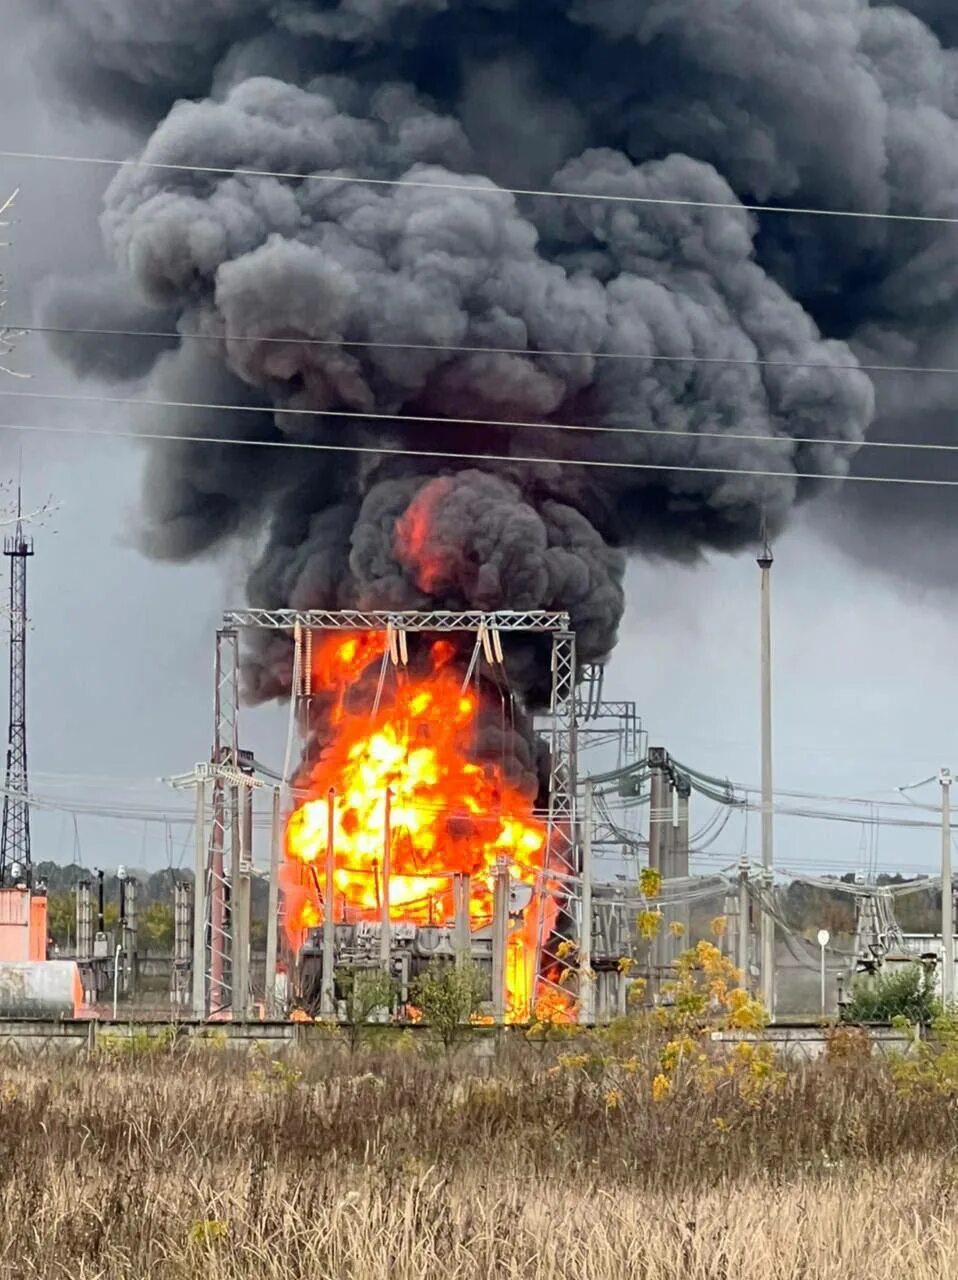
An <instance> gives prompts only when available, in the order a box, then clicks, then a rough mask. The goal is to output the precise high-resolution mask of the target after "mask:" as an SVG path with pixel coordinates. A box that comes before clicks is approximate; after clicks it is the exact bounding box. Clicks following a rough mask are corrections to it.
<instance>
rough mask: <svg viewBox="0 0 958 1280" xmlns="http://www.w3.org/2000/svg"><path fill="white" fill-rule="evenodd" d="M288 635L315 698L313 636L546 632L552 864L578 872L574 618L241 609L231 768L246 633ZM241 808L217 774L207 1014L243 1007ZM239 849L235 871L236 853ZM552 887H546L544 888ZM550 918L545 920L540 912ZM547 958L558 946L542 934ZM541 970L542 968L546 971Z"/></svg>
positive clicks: (227, 698)
mask: <svg viewBox="0 0 958 1280" xmlns="http://www.w3.org/2000/svg"><path fill="white" fill-rule="evenodd" d="M246 628H250V629H258V630H271V631H287V632H290V633H291V634H292V635H293V637H295V642H296V644H297V654H296V657H295V661H294V666H298V669H299V670H300V672H302V668H303V657H304V655H303V654H302V653H300V652H298V650H299V647H300V646H301V645H305V647H306V648H307V655H305V656H306V666H307V676H306V682H305V687H304V688H303V689H296V688H294V689H293V690H292V691H291V696H293V697H296V696H297V694H300V695H305V696H307V697H308V696H309V689H308V683H309V677H308V668H309V666H310V665H311V664H310V662H309V656H308V650H309V647H310V646H311V643H312V641H311V633H312V632H313V631H385V632H387V633H388V634H389V635H390V636H391V637H392V636H396V637H398V651H399V652H400V653H404V652H405V641H404V639H403V636H404V634H405V633H418V632H447V633H448V632H473V633H475V634H477V635H481V636H487V635H495V633H496V632H502V633H516V632H526V633H538V634H543V635H550V634H551V636H552V655H551V665H552V696H551V699H550V703H549V710H548V713H547V714H546V715H544V716H543V717H541V719H542V720H543V721H545V722H546V731H547V734H548V737H549V742H550V747H551V763H550V774H549V804H548V817H547V830H548V854H549V865H550V866H552V867H555V868H556V869H557V870H558V871H559V873H560V877H561V876H567V875H568V874H569V873H570V872H572V871H574V870H575V864H576V857H575V847H576V826H575V823H576V799H575V789H576V692H575V691H576V656H575V635H574V633H573V632H572V631H571V630H570V626H569V615H568V614H567V613H556V612H544V611H512V610H500V611H497V612H494V613H483V612H481V611H479V610H472V611H467V612H463V613H455V612H451V611H448V610H427V611H421V612H420V611H408V610H400V611H383V610H372V611H369V610H356V609H346V610H337V611H331V610H325V609H305V610H300V609H233V610H229V611H228V612H226V613H225V614H224V615H223V625H222V628H221V629H220V630H219V631H218V632H217V637H216V663H215V708H214V741H213V761H214V763H215V764H219V765H221V766H227V767H229V766H232V767H233V768H237V767H238V766H239V762H240V756H241V753H240V751H239V746H238V743H239V737H238V723H237V713H238V701H239V697H238V691H239V631H240V630H241V629H246ZM239 825H240V824H239V807H238V804H237V800H236V787H235V786H231V785H230V784H229V782H228V781H227V779H226V778H225V777H224V776H222V775H217V776H216V777H215V781H214V790H213V826H212V831H211V835H210V842H209V852H208V859H207V885H208V895H207V897H208V902H209V907H208V928H207V942H208V953H209V961H210V964H209V970H208V982H207V991H208V1003H207V1009H208V1012H209V1013H210V1014H214V1013H215V1012H216V1010H217V1009H224V1008H227V1007H229V1006H230V1005H231V1004H233V1007H234V1010H235V1007H236V1005H235V1000H234V998H233V993H232V991H231V981H232V973H231V964H230V959H231V951H232V930H231V922H230V919H229V914H228V912H227V911H225V910H223V909H222V908H221V907H220V906H219V905H218V902H223V903H224V905H225V901H226V897H227V885H228V884H229V882H230V875H231V872H233V873H234V874H235V869H236V868H237V867H238V865H239V860H240V858H241V856H242V854H241V849H242V847H243V841H242V836H241V834H240V831H239ZM227 849H229V866H227V861H226V850H227ZM544 888H545V886H544ZM540 917H541V918H542V919H544V913H540ZM539 941H540V956H542V955H544V949H545V946H546V943H547V941H548V939H547V938H546V937H545V936H544V935H543V934H542V931H541V930H540V940H539ZM540 969H541V964H540Z"/></svg>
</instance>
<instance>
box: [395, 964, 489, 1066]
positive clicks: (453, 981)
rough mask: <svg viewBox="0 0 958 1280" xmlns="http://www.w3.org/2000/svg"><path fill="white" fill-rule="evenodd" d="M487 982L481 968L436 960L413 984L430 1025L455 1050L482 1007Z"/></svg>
mask: <svg viewBox="0 0 958 1280" xmlns="http://www.w3.org/2000/svg"><path fill="white" fill-rule="evenodd" d="M484 985H485V984H484V982H483V978H482V973H481V971H480V970H479V968H478V966H477V965H475V964H472V963H469V964H464V965H450V964H443V963H442V962H441V961H437V960H433V961H432V962H431V963H430V965H429V968H428V969H427V970H426V971H425V973H421V974H420V975H419V977H418V978H416V980H415V981H414V982H413V984H412V989H411V991H410V995H411V996H412V999H413V1001H414V1002H415V1004H416V1007H417V1008H418V1009H420V1010H421V1011H422V1014H423V1017H424V1018H425V1019H426V1022H427V1023H428V1024H429V1026H430V1027H431V1028H432V1029H433V1031H434V1032H435V1033H436V1035H437V1036H438V1037H439V1039H440V1040H441V1041H442V1043H443V1047H444V1048H445V1049H447V1050H448V1049H451V1048H452V1046H453V1044H455V1042H456V1040H457V1039H458V1038H459V1036H460V1035H461V1033H462V1030H463V1026H464V1025H467V1024H468V1023H469V1020H470V1019H471V1018H472V1017H473V1015H474V1014H477V1013H478V1012H479V1007H480V1005H481V1004H482V996H483V988H484Z"/></svg>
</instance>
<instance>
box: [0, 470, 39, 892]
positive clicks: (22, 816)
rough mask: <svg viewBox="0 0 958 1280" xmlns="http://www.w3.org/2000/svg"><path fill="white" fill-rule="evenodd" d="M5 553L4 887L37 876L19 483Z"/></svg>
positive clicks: (0, 863) (0, 870) (25, 549)
mask: <svg viewBox="0 0 958 1280" xmlns="http://www.w3.org/2000/svg"><path fill="white" fill-rule="evenodd" d="M3 554H4V555H5V556H6V557H7V558H8V559H9V561H10V714H9V726H8V731H7V771H6V789H5V791H4V796H3V834H2V836H0V887H2V886H3V885H6V884H11V883H13V882H14V881H22V882H23V883H24V884H26V885H30V884H32V881H33V864H32V859H31V855H30V802H29V799H28V793H29V788H28V779H27V561H28V560H29V559H30V557H31V556H32V555H33V539H32V538H25V537H24V535H23V506H22V502H21V495H20V487H19V485H18V486H17V525H16V530H15V532H14V535H13V537H12V538H4V540H3Z"/></svg>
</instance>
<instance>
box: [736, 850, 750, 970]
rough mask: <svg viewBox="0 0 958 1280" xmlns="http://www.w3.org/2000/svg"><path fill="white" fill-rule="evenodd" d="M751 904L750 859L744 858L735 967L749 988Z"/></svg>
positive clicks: (739, 880) (739, 891)
mask: <svg viewBox="0 0 958 1280" xmlns="http://www.w3.org/2000/svg"><path fill="white" fill-rule="evenodd" d="M750 932H751V930H750V928H749V902H748V859H747V858H743V859H742V861H741V862H740V863H739V864H738V933H737V934H736V942H737V944H738V956H737V957H736V961H735V967H736V968H737V969H739V970H740V971H741V974H742V982H743V984H744V985H745V986H746V987H748V986H751V975H750V973H749V957H748V952H749V945H748V944H749V935H750Z"/></svg>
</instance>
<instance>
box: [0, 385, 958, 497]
mask: <svg viewBox="0 0 958 1280" xmlns="http://www.w3.org/2000/svg"><path fill="white" fill-rule="evenodd" d="M7 394H10V393H9V392H5V391H0V396H3V395H7ZM41 398H48V399H57V400H78V401H85V400H89V401H99V402H100V403H107V404H124V403H125V404H130V405H137V404H140V405H147V406H150V407H155V408H173V409H176V408H182V409H200V410H202V409H216V408H222V409H234V408H240V406H230V405H222V406H217V405H202V404H195V405H194V404H190V403H187V402H180V401H163V400H151V401H146V400H127V401H125V400H123V399H121V398H119V397H117V398H110V397H94V396H68V395H63V396H60V395H57V396H54V395H50V396H48V397H41ZM242 407H243V408H244V410H246V409H248V408H249V406H242ZM251 411H253V412H256V411H255V410H251ZM258 412H261V413H265V412H269V410H265V409H261V410H258ZM284 412H285V411H284ZM316 412H317V413H321V415H325V416H329V417H349V418H357V419H362V418H367V419H368V418H369V417H370V416H372V415H369V414H362V413H352V412H349V413H347V412H346V411H345V410H341V409H333V410H322V411H318V410H317V411H316ZM391 421H393V422H396V421H399V422H402V421H406V422H452V423H456V422H462V423H467V424H468V422H469V420H468V419H462V418H453V419H450V418H435V419H433V418H413V417H406V418H404V419H395V418H393V419H391ZM475 423H476V425H482V424H483V423H482V419H477V420H475ZM486 425H495V424H490V423H487V424H486ZM522 425H524V426H528V427H532V426H541V427H545V428H548V427H549V426H551V425H552V424H550V423H524V424H522ZM0 431H19V432H24V433H26V434H29V433H34V434H38V435H61V436H71V435H72V436H80V437H91V438H92V437H97V436H101V437H103V438H105V439H115V440H130V441H136V440H155V441H166V442H167V443H170V444H209V445H217V446H220V447H224V448H225V447H234V448H241V449H294V450H300V451H303V452H314V453H357V454H369V455H373V456H377V455H390V454H392V455H395V456H396V457H406V458H438V459H440V460H445V461H460V462H476V463H482V462H503V463H513V464H514V463H523V464H529V465H533V466H534V465H548V466H557V467H594V468H599V469H601V470H605V471H671V472H675V473H679V474H688V475H716V476H757V477H759V478H766V479H772V480H828V481H832V482H840V483H845V484H894V485H904V486H909V485H911V486H918V487H920V488H935V489H955V488H958V479H956V480H945V479H941V478H938V477H927V478H926V477H918V476H874V475H868V476H862V475H854V474H848V475H836V474H834V473H832V472H825V471H771V470H765V469H762V468H752V467H747V468H746V467H715V466H694V465H691V464H688V463H675V462H626V461H620V460H618V459H616V460H607V459H601V458H556V457H553V456H551V455H549V454H521V453H511V454H510V453H486V452H484V453H462V452H459V451H457V450H452V449H406V448H402V447H400V446H397V445H387V444H376V445H357V444H342V443H338V442H337V443H335V444H332V443H325V442H324V443H320V442H318V441H314V440H257V439H244V438H243V437H241V436H211V435H200V434H198V433H193V432H190V433H178V432H172V431H168V432H167V431H122V430H118V429H110V428H108V427H62V426H54V425H52V424H48V423H43V424H40V423H22V422H0ZM687 438H688V439H694V436H691V435H689V436H688V437H687ZM752 438H754V437H752Z"/></svg>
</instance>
